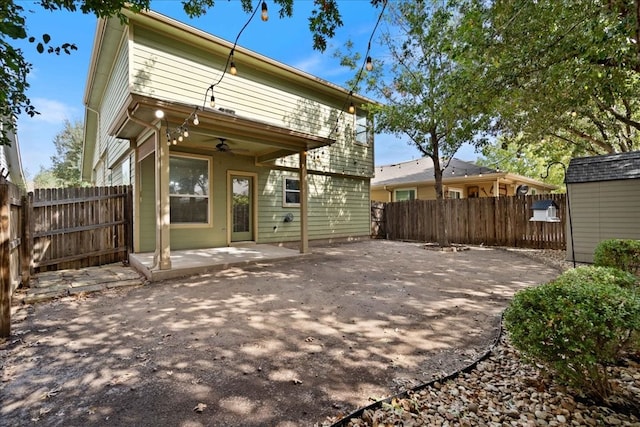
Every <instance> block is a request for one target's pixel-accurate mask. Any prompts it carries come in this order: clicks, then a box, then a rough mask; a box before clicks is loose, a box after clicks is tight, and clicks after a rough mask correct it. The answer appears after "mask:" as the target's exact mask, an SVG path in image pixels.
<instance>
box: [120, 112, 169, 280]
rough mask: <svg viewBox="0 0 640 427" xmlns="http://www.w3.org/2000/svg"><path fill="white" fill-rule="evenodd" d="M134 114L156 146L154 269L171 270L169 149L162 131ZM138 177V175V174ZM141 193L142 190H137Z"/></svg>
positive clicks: (130, 113)
mask: <svg viewBox="0 0 640 427" xmlns="http://www.w3.org/2000/svg"><path fill="white" fill-rule="evenodd" d="M133 114H134V113H133V112H131V111H129V110H127V118H128V119H129V120H131V121H132V122H134V123H137V124H139V125H141V126H144V127H146V128H147V129H151V130H152V131H153V139H154V145H155V153H154V156H155V164H156V170H155V181H156V183H155V196H156V250H155V254H154V257H153V258H154V259H153V268H155V267H157V268H159V269H160V270H169V269H171V243H170V235H171V234H170V231H171V230H170V221H169V147H168V146H167V145H166V144H163V143H162V140H161V138H160V130H159V129H158V128H157V127H156V126H154V125H153V124H151V123H147V122H145V121H144V120H140V119H139V118H137V117H134V115H133ZM136 175H137V174H136ZM137 191H140V188H138V189H137ZM138 203H139V202H138Z"/></svg>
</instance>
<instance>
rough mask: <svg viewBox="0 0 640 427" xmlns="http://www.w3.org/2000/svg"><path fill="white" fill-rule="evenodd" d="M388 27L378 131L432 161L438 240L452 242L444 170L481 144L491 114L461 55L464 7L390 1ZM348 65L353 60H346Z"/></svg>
mask: <svg viewBox="0 0 640 427" xmlns="http://www.w3.org/2000/svg"><path fill="white" fill-rule="evenodd" d="M389 7H390V11H389V14H388V20H389V23H390V25H389V28H390V30H388V31H387V32H386V33H384V34H383V36H382V44H384V45H385V46H387V47H388V48H389V53H390V56H391V60H390V62H391V66H390V68H389V69H388V70H382V67H375V68H374V70H373V71H372V72H371V74H370V75H369V76H367V82H368V85H369V90H371V91H372V92H373V93H375V94H376V95H377V96H378V97H379V98H380V99H382V100H383V101H384V104H382V105H380V104H379V105H374V106H372V107H371V108H370V110H371V113H373V114H374V115H375V118H376V125H375V129H376V131H378V132H389V133H392V134H396V135H398V136H407V137H408V138H409V141H410V144H412V145H415V147H416V148H417V149H418V150H419V151H420V152H421V153H422V154H423V155H424V156H427V157H429V158H430V159H431V160H432V161H433V167H434V175H435V190H436V197H437V199H438V224H439V230H440V232H439V233H438V243H439V244H440V245H441V246H448V245H449V239H448V231H447V229H446V225H445V224H446V221H445V219H446V218H445V216H446V213H445V206H444V193H443V188H442V172H443V170H444V169H445V168H446V165H447V163H446V160H445V161H444V162H443V161H442V159H443V158H444V159H450V158H452V157H453V155H454V154H455V153H456V151H457V150H458V149H459V148H460V146H461V145H462V144H464V143H473V144H476V145H481V144H483V143H484V142H485V139H484V135H483V129H485V128H486V127H487V117H486V115H485V114H483V104H482V103H481V102H478V100H477V98H476V97H475V95H474V96H473V97H472V96H470V95H471V94H474V93H475V83H474V79H473V76H469V75H468V74H466V70H465V69H464V68H463V67H461V66H460V64H461V62H460V61H459V59H456V58H455V57H454V54H456V52H455V50H454V47H455V37H456V36H457V32H458V31H459V29H458V21H457V16H458V13H459V11H458V10H457V9H456V8H455V7H454V6H452V5H451V4H445V3H442V2H436V1H433V2H429V1H424V2H414V1H399V2H394V3H391V4H390V6H389ZM343 63H344V64H349V63H351V64H353V63H354V61H353V60H348V59H345V60H344V61H343Z"/></svg>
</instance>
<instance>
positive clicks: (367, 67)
mask: <svg viewBox="0 0 640 427" xmlns="http://www.w3.org/2000/svg"><path fill="white" fill-rule="evenodd" d="M364 67H365V68H366V69H367V71H371V70H373V61H372V60H371V57H370V56H367V63H366V64H365V66H364Z"/></svg>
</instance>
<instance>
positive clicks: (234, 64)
mask: <svg viewBox="0 0 640 427" xmlns="http://www.w3.org/2000/svg"><path fill="white" fill-rule="evenodd" d="M229 72H230V73H231V75H232V76H235V75H236V74H238V69H237V68H236V63H235V62H233V61H231V66H230V67H229Z"/></svg>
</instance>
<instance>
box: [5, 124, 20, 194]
mask: <svg viewBox="0 0 640 427" xmlns="http://www.w3.org/2000/svg"><path fill="white" fill-rule="evenodd" d="M0 129H6V137H7V138H8V139H9V145H0V178H1V179H6V180H7V181H9V182H12V183H13V184H15V185H17V186H18V187H20V188H22V189H24V188H26V187H25V185H26V181H25V178H24V172H23V170H22V159H21V157H20V145H19V143H18V135H16V133H15V132H14V131H13V130H10V129H7V127H6V126H5V123H4V121H0Z"/></svg>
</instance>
